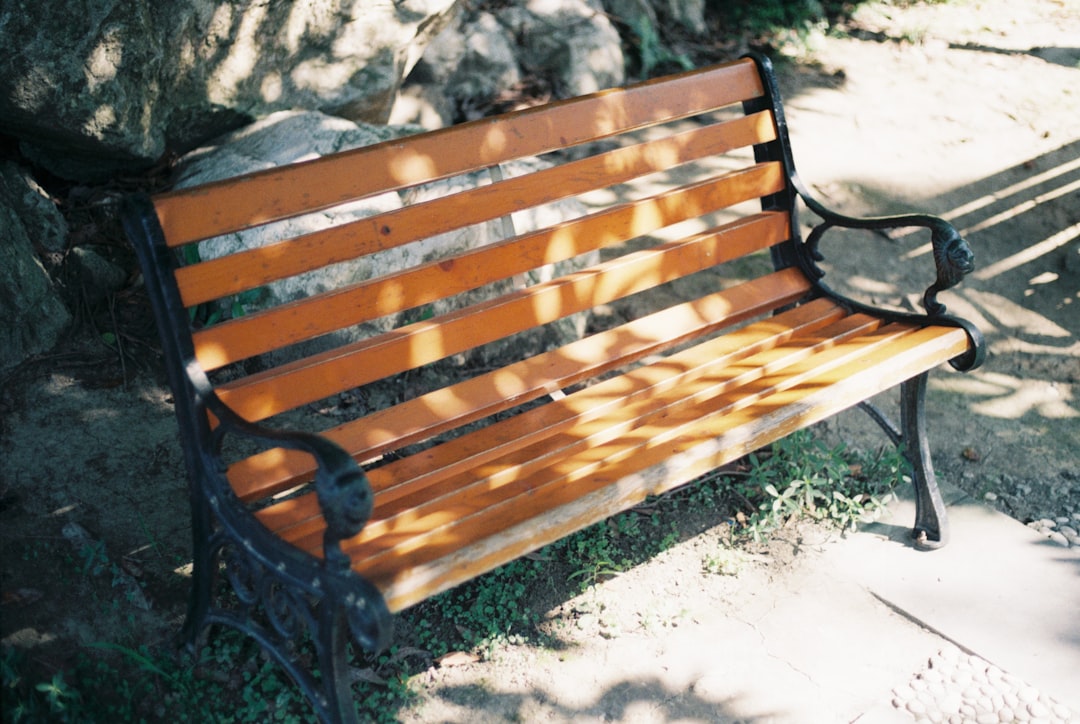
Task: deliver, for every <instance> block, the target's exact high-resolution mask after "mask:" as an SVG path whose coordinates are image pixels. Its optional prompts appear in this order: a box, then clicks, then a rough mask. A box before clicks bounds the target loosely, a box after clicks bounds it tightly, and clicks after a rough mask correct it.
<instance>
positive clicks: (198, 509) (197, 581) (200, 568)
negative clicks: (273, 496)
mask: <svg viewBox="0 0 1080 724" xmlns="http://www.w3.org/2000/svg"><path fill="white" fill-rule="evenodd" d="M191 533H192V540H193V542H194V545H193V549H192V562H191V594H190V598H189V599H188V610H187V618H186V619H185V620H184V627H183V629H182V630H181V631H180V640H179V645H180V646H182V647H184V648H186V649H187V650H188V652H189V653H191V654H195V653H196V651H197V650H198V648H199V636H200V635H201V634H202V633H203V631H204V630H205V629H206V617H207V613H208V612H209V610H210V598H211V595H212V591H213V587H214V578H215V575H214V558H215V556H214V553H213V551H212V550H211V547H210V545H209V542H208V541H209V540H210V506H209V505H208V504H207V502H206V500H205V499H204V498H203V496H202V495H201V494H199V495H192V496H191Z"/></svg>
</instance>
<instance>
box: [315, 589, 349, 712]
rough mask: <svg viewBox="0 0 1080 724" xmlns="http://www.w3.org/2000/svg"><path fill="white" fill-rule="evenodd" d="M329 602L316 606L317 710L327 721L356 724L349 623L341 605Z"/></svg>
mask: <svg viewBox="0 0 1080 724" xmlns="http://www.w3.org/2000/svg"><path fill="white" fill-rule="evenodd" d="M332 604H333V602H331V601H324V602H323V605H321V606H320V607H319V608H320V610H319V619H320V620H319V632H318V636H319V637H320V638H321V639H322V640H321V641H320V642H319V646H318V651H319V676H320V680H321V682H322V694H323V696H324V697H325V701H323V702H321V703H322V704H323V707H324V710H323V712H321V713H322V715H323V717H324V718H325V720H326V721H327V722H335V724H336V723H337V722H340V723H341V724H357V723H358V722H359V720H358V719H357V716H356V702H355V700H354V698H353V693H352V686H351V677H350V676H349V671H350V668H351V667H350V666H349V661H348V653H349V644H348V640H349V634H348V632H349V625H348V623H347V621H346V619H345V614H344V612H343V611H342V609H341V606H338V605H332Z"/></svg>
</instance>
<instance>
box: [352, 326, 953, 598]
mask: <svg viewBox="0 0 1080 724" xmlns="http://www.w3.org/2000/svg"><path fill="white" fill-rule="evenodd" d="M953 332H956V330H953ZM954 339H955V338H954ZM940 349H941V347H940V346H939V347H936V348H931V347H923V348H919V349H916V350H912V352H913V353H912V354H908V356H906V359H907V360H908V361H912V362H914V363H916V364H920V365H922V366H923V368H930V367H932V366H934V363H932V362H931V361H930V360H932V359H940V353H939V352H940ZM876 374H877V373H876V371H874V370H873V368H868V367H866V366H861V367H855V368H854V370H852V375H853V377H852V378H851V379H850V380H848V384H846V385H845V387H846V388H848V391H849V392H850V394H848V395H846V398H847V399H848V400H850V399H852V397H855V398H858V399H862V394H861V393H859V392H855V391H854V386H856V385H859V384H862V383H865V384H866V385H869V386H875V383H876V381H877V379H876V377H875V375H876ZM875 389H879V391H880V388H876V387H875ZM836 391H837V390H836V389H835V388H832V387H829V386H827V385H820V386H812V387H810V388H806V389H804V388H798V389H795V390H791V391H788V392H786V393H783V394H782V395H780V397H782V398H787V399H791V398H795V397H798V398H799V402H800V404H798V405H795V404H792V405H786V406H783V405H780V404H770V405H767V407H768V410H766V411H765V412H767V413H768V424H762V420H761V419H760V418H759V417H757V415H758V414H759V412H761V411H759V410H758V408H757V407H756V406H753V405H752V406H750V407H745V408H742V410H733V411H732V412H731V413H730V414H727V415H725V416H724V417H719V418H718V417H716V416H713V417H711V418H710V420H708V421H710V423H712V424H714V425H713V426H712V428H708V427H706V428H704V429H702V430H701V431H700V432H699V434H698V435H696V438H694V439H692V440H686V441H680V442H684V443H685V444H678V445H673V444H672V443H670V442H669V443H666V444H660V445H658V446H657V448H654V451H650V453H651V454H649V455H648V457H647V458H645V457H638V458H635V457H634V456H633V455H625V454H624V455H623V456H622V458H621V459H616V460H610V459H607V460H602V461H600V462H598V464H594V465H597V467H603V470H604V471H605V473H606V474H604V477H603V478H602V479H597V478H593V479H592V480H590V483H600V484H590V485H589V486H588V487H585V488H584V490H582V488H578V490H576V491H575V495H573V496H572V497H568V499H566V500H565V502H563V505H559V507H558V508H557V509H554V510H553V511H552V513H551V515H549V517H548V518H546V519H545V520H544V522H543V524H538V521H536V520H525V521H522V522H521V523H517V524H516V525H510V526H508V527H507V528H503V529H502V531H501V532H500V534H499V536H497V537H487V538H480V539H472V538H471V537H464V536H463V537H462V539H461V540H460V546H458V547H455V548H453V549H451V552H450V553H449V554H448V555H445V557H443V558H441V559H437V560H435V561H432V562H431V563H426V564H422V565H418V566H416V567H414V568H411V569H404V571H402V572H401V573H400V575H396V576H394V575H390V576H387V577H386V578H384V579H376V584H377V585H378V586H379V587H380V588H381V590H382V593H383V595H384V596H386V600H387V603H388V606H389V607H390V609H391V611H395V612H397V611H402V609H404V608H407V607H409V606H411V605H414V604H416V603H418V602H420V601H422V600H424V599H428V598H430V596H432V595H435V594H436V593H440V592H442V591H445V590H447V589H449V588H453V587H454V586H457V585H459V584H461V582H463V581H465V580H469V579H471V578H474V577H475V576H478V575H481V574H483V573H486V572H487V571H491V569H492V568H495V567H497V566H499V565H502V564H504V563H508V562H510V561H513V560H514V559H516V558H519V557H521V555H524V554H526V553H528V552H530V551H534V550H537V549H538V548H541V547H543V546H545V545H549V544H551V542H554V541H556V540H558V539H561V538H563V537H565V536H567V535H569V534H570V533H572V532H573V531H579V529H581V528H583V527H585V526H588V525H592V524H594V523H596V522H599V521H602V520H604V519H605V518H608V517H609V515H612V514H615V513H617V512H620V511H623V510H626V509H629V508H631V507H633V506H635V505H637V504H639V502H642V501H643V500H645V498H646V497H647V496H649V495H656V494H660V493H663V492H665V491H669V490H672V488H673V487H677V486H678V485H681V484H684V483H687V482H690V481H692V480H693V479H696V478H698V477H699V475H701V474H704V473H705V472H707V471H710V470H714V469H716V468H718V467H720V466H723V465H725V464H727V462H730V461H732V460H734V459H738V458H739V457H741V456H743V455H746V454H747V453H751V452H753V451H754V450H758V448H760V447H762V446H764V445H768V444H770V443H772V442H775V441H777V440H779V439H780V438H783V437H784V435H786V434H788V433H791V432H793V431H795V430H797V429H800V428H802V427H806V426H807V425H811V424H813V423H815V421H820V420H822V419H825V418H826V417H828V416H829V415H832V414H834V413H835V412H837V411H838V408H837V399H836V398H834V397H833V395H834V394H835V392H836ZM775 402H780V400H777V401H775ZM690 424H691V425H692V424H693V421H692V420H691V423H690ZM714 435H715V437H714ZM693 443H697V444H696V445H694V444H693ZM690 445H692V446H690ZM645 460H647V461H649V462H652V466H651V467H649V468H646V469H644V470H642V469H640V467H639V464H640V462H642V461H645ZM621 473H625V474H623V475H622V477H619V475H620V474H621ZM558 492H561V491H558V490H557V488H556V490H554V491H553V493H558ZM562 492H564V493H565V488H564V490H563V491H562ZM544 493H546V491H543V492H541V496H540V497H554V495H551V494H549V495H544ZM559 502H562V501H559ZM512 505H513V504H512ZM491 512H492V513H495V512H496V511H491ZM496 514H497V513H496ZM470 540H472V542H470ZM356 562H357V564H360V563H361V562H360V561H359V560H357V561H356ZM357 568H359V569H363V566H362V565H357Z"/></svg>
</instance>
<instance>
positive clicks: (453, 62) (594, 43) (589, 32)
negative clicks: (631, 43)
mask: <svg viewBox="0 0 1080 724" xmlns="http://www.w3.org/2000/svg"><path fill="white" fill-rule="evenodd" d="M625 81H626V74H625V61H624V57H623V52H622V46H621V40H620V38H619V33H618V31H617V30H616V29H615V26H614V24H613V23H612V21H611V19H610V18H609V17H608V15H607V13H605V12H604V10H603V8H602V6H601V5H600V3H599V2H598V0H518V1H517V2H511V3H506V4H504V5H501V6H499V7H489V8H488V9H476V10H471V9H468V8H467V9H466V10H465V11H464V12H463V13H461V15H460V16H459V19H458V21H457V22H455V23H453V24H452V25H450V26H449V27H448V28H446V29H445V30H443V31H442V33H440V34H439V35H438V36H437V37H436V38H435V39H434V40H433V41H432V42H431V43H430V44H429V45H428V47H427V49H426V50H425V52H424V56H423V58H422V59H421V61H420V62H419V63H418V64H417V67H416V70H415V72H414V74H413V75H412V76H410V78H409V79H408V83H407V85H406V86H405V89H404V91H403V93H402V95H401V96H400V97H399V98H398V102H397V105H396V107H395V109H394V111H393V114H392V116H391V117H392V119H393V122H395V123H397V122H406V121H407V122H419V123H423V125H424V126H425V127H427V128H435V127H439V126H443V125H449V124H450V123H452V122H457V121H460V120H469V119H473V118H478V117H481V116H483V115H486V114H488V113H489V112H490V111H491V110H492V109H493V108H494V107H497V106H498V107H500V108H502V107H506V105H507V103H506V102H507V101H510V102H509V105H510V106H512V105H513V102H512V99H514V98H515V97H518V96H522V95H528V93H523V92H522V91H523V88H522V86H523V84H527V83H533V84H534V85H535V86H536V87H534V88H532V90H531V92H532V93H541V94H544V93H550V94H551V95H554V96H555V97H569V96H574V95H580V94H582V93H590V92H592V91H596V90H601V89H603V88H610V87H613V86H618V85H622V84H623V83H624V82H625ZM421 88H422V89H423V90H420V89H421ZM440 96H441V98H442V100H438V98H439V97H440Z"/></svg>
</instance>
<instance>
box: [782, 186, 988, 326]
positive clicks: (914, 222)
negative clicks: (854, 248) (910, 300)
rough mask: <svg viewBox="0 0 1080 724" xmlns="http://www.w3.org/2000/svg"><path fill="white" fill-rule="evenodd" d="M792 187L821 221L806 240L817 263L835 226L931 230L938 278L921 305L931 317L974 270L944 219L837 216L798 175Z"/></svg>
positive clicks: (971, 257) (962, 243) (960, 241)
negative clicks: (823, 241)
mask: <svg viewBox="0 0 1080 724" xmlns="http://www.w3.org/2000/svg"><path fill="white" fill-rule="evenodd" d="M792 182H793V185H794V187H795V190H796V192H798V194H799V196H800V197H802V199H803V201H804V202H805V203H806V206H807V208H809V209H810V210H811V211H813V212H814V213H815V214H817V215H818V216H820V217H821V218H822V222H821V223H820V224H818V225H817V226H815V227H814V228H813V230H812V231H811V232H810V235H809V236H807V238H806V250H807V251H808V252H809V254H810V255H811V257H812V258H813V259H814V261H822V260H823V258H824V257H823V256H822V255H821V253H820V252H819V251H818V244H819V243H820V241H821V237H822V236H823V235H824V234H825V232H826V231H828V230H829V229H831V228H833V227H841V228H848V229H901V228H909V227H919V226H921V227H924V228H927V229H930V243H931V245H932V247H933V253H934V265H935V271H936V278H935V280H934V283H933V284H931V285H930V286H929V287H927V289H926V291H925V292H924V293H923V297H922V304H923V308H924V309H925V310H926V313H927V314H929V315H930V316H932V317H937V316H941V315H943V314H945V305H944V304H942V303H941V302H939V301H938V300H937V295H938V293H939V292H942V291H944V290H946V289H949V288H951V287H954V286H956V285H957V284H959V283H960V281H961V280H962V279H963V278H964V276H966V275H967V274H969V273H971V272H972V271H974V269H975V255H974V254H973V253H972V251H971V247H970V246H968V243H967V242H966V241H965V240H964V239H963V238H962V237H961V236H960V234H959V233H958V232H957V231H956V229H955V228H954V227H953V225H952V224H950V223H949V222H948V221H945V220H944V219H942V218H940V217H937V216H931V215H929V214H899V215H896V216H871V217H862V218H860V217H853V216H845V215H844V214H840V213H837V212H835V211H832V210H831V209H829V208H827V207H825V206H824V205H822V204H821V202H819V201H818V200H817V199H815V198H814V196H813V195H812V194H811V193H810V192H809V190H808V189H807V188H806V186H805V185H804V184H803V183H802V181H801V179H799V178H798V176H793V178H792Z"/></svg>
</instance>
